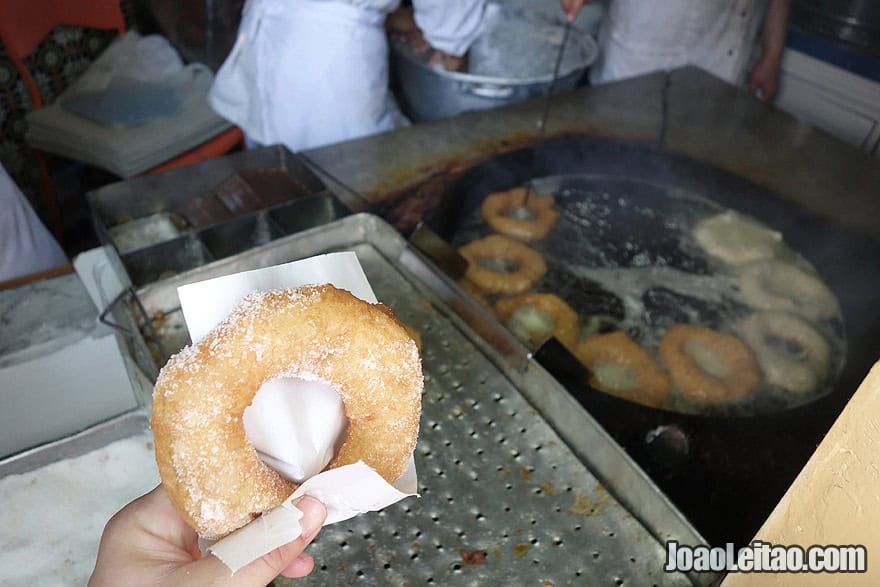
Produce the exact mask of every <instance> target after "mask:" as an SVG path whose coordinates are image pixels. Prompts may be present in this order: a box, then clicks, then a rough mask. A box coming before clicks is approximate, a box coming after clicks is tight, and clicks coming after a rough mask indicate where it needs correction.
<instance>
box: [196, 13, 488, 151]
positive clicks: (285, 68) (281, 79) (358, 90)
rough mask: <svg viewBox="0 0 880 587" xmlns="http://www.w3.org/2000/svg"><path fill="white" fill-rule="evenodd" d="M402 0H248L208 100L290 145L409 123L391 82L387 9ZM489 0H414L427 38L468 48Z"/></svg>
mask: <svg viewBox="0 0 880 587" xmlns="http://www.w3.org/2000/svg"><path fill="white" fill-rule="evenodd" d="M399 4H400V0H248V2H247V3H246V4H245V6H244V10H243V12H242V22H241V24H240V26H239V32H238V39H237V41H236V43H235V45H234V47H233V49H232V51H231V52H230V54H229V57H227V59H226V61H225V62H224V63H223V65H222V66H221V67H220V70H219V71H218V72H217V75H216V78H215V80H214V84H213V86H212V88H211V91H210V93H209V95H208V101H209V103H210V104H211V106H212V107H213V108H214V109H215V110H216V111H217V112H218V113H219V114H220V115H221V116H223V117H224V118H226V119H228V120H229V121H231V122H232V123H234V124H236V125H238V126H239V127H240V128H241V129H242V131H243V132H244V133H245V135H246V136H247V138H248V140H249V141H250V142H252V143H257V144H261V145H270V144H275V143H281V144H284V145H285V146H287V147H288V148H289V149H291V150H293V151H298V150H303V149H308V148H312V147H317V146H321V145H326V144H330V143H336V142H340V141H345V140H350V139H354V138H358V137H363V136H366V135H371V134H375V133H378V132H383V131H388V130H391V129H393V128H396V127H397V126H399V125H401V124H403V123H404V121H405V119H404V118H403V116H402V115H401V114H400V112H399V110H398V109H397V106H396V104H395V103H394V99H393V97H392V95H391V92H390V90H389V87H388V43H387V37H386V34H385V28H384V25H385V19H386V16H387V15H388V14H389V13H391V12H392V11H393V10H395V9H396V8H397V7H398V5H399ZM484 4H485V0H414V1H413V8H414V18H415V23H416V24H417V25H418V27H419V28H420V29H421V32H422V33H423V35H424V38H425V39H426V41H427V42H428V43H429V44H430V45H431V46H432V47H433V48H434V49H435V50H437V51H439V52H442V53H443V54H446V55H449V56H462V55H464V54H465V53H466V52H467V50H468V48H469V47H470V44H471V43H472V42H473V40H474V39H475V38H476V36H477V35H478V33H479V29H480V23H481V22H482V15H483V8H484Z"/></svg>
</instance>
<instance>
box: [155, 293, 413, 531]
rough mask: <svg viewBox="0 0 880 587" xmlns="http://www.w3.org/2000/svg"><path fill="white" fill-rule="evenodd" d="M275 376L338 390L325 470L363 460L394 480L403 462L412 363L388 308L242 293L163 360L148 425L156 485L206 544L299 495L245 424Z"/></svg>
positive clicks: (335, 297)
mask: <svg viewBox="0 0 880 587" xmlns="http://www.w3.org/2000/svg"><path fill="white" fill-rule="evenodd" d="M276 377H293V378H297V377H298V378H302V379H317V380H319V381H323V382H326V383H328V384H330V385H331V386H333V387H334V388H335V389H336V390H337V391H338V392H339V394H340V396H341V398H342V403H343V406H344V409H345V415H346V417H347V418H348V430H347V435H346V438H345V440H344V442H343V443H342V445H341V447H340V448H339V450H338V451H337V453H336V456H335V457H334V458H333V460H332V461H331V462H330V464H329V465H328V466H327V469H332V468H335V467H339V466H342V465H347V464H352V463H355V462H357V461H363V462H364V463H366V464H367V465H369V466H370V467H372V468H373V469H374V470H375V471H376V472H377V473H379V475H381V476H382V477H383V478H384V479H385V480H386V481H388V482H389V483H394V482H395V481H396V480H397V479H398V478H399V477H400V476H401V475H402V474H403V472H404V471H405V470H406V468H407V466H408V464H409V459H410V457H411V455H412V452H413V449H414V448H415V444H416V438H417V436H418V423H419V414H420V410H421V392H422V385H423V380H422V371H421V360H420V358H419V353H418V350H417V348H416V344H415V343H414V342H413V340H412V338H411V337H410V335H409V334H408V333H407V331H406V329H405V328H404V327H403V326H402V325H401V324H400V323H399V322H398V321H397V320H396V319H395V318H394V317H393V315H392V314H391V311H390V310H388V309H387V308H386V307H385V306H382V305H381V304H369V303H367V302H364V301H362V300H360V299H358V298H356V297H354V296H353V295H352V294H350V293H349V292H347V291H345V290H340V289H337V288H335V287H333V286H332V285H323V286H308V287H303V288H299V289H293V290H275V291H270V292H260V293H256V294H251V295H249V296H248V297H246V298H245V299H244V300H243V301H242V303H241V304H240V305H239V306H238V307H237V308H236V309H235V310H234V311H233V312H232V313H231V314H230V315H229V316H228V317H227V318H226V320H224V321H223V322H222V323H221V324H219V325H218V326H217V327H216V328H215V329H214V330H213V331H211V332H210V333H209V334H208V335H207V336H205V338H203V339H202V340H200V341H199V342H197V343H195V344H194V345H192V346H190V347H188V348H186V349H184V350H183V351H181V352H180V353H179V354H177V355H175V356H174V357H172V358H171V359H170V360H169V361H168V363H167V364H166V365H165V367H164V368H163V369H162V371H161V372H160V374H159V377H158V379H157V381H156V387H155V392H154V398H153V418H152V428H153V433H154V437H155V445H156V461H157V464H158V466H159V473H160V476H161V478H162V483H163V485H164V486H165V488H166V490H167V491H168V495H169V497H170V499H171V501H172V503H173V504H174V505H175V507H177V509H178V511H180V513H181V515H183V517H184V518H185V519H186V520H187V522H188V523H189V524H190V525H192V527H193V528H195V529H196V530H197V531H198V532H199V534H200V535H201V536H203V537H205V538H208V539H217V538H221V537H223V536H225V535H227V534H229V533H230V532H232V531H234V530H236V529H238V528H240V527H241V526H244V525H245V524H247V523H248V522H250V521H251V520H252V519H253V518H255V517H257V516H259V515H260V514H261V513H263V512H266V511H268V510H270V509H272V508H273V507H275V506H277V505H279V504H280V503H281V502H282V501H284V500H285V499H286V498H288V497H289V496H290V495H291V494H292V493H293V491H294V489H295V488H296V486H295V484H294V483H292V482H291V481H288V480H286V479H284V478H282V477H281V476H280V475H279V474H278V473H277V472H276V471H275V470H274V469H272V468H270V467H269V466H267V465H266V464H264V463H263V462H262V461H261V460H260V458H259V457H258V455H257V453H256V450H255V449H254V447H253V445H252V444H251V443H250V442H249V441H248V439H247V436H246V434H245V430H244V424H243V421H242V417H243V414H244V410H245V408H247V407H248V405H250V403H251V401H252V400H253V398H254V396H255V394H256V393H257V391H258V390H259V389H260V387H261V386H262V385H263V384H264V383H265V382H266V381H268V380H270V379H273V378H276Z"/></svg>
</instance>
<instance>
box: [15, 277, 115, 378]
mask: <svg viewBox="0 0 880 587" xmlns="http://www.w3.org/2000/svg"><path fill="white" fill-rule="evenodd" d="M97 317H98V312H97V310H96V309H95V306H94V305H93V304H92V301H91V299H90V298H89V295H88V292H87V291H86V289H85V287H84V286H83V284H82V282H81V281H80V278H79V276H77V275H76V274H75V273H72V274H69V275H62V276H60V277H54V278H52V279H44V280H41V281H37V282H34V283H30V284H27V285H23V286H20V287H16V288H13V289H7V290H2V291H0V364H2V363H4V362H5V363H8V362H9V361H10V360H11V359H10V355H14V354H17V353H19V352H21V351H23V350H26V349H28V348H30V347H35V346H38V345H46V344H51V345H58V347H60V346H64V345H66V344H70V343H71V342H73V341H76V340H78V339H80V338H83V337H84V336H86V335H87V334H89V333H91V332H92V330H93V329H94V327H95V323H96V320H97Z"/></svg>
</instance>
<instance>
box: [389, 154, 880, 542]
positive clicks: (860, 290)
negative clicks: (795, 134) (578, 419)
mask: <svg viewBox="0 0 880 587" xmlns="http://www.w3.org/2000/svg"><path fill="white" fill-rule="evenodd" d="M573 173H592V174H601V175H603V176H606V177H615V178H626V179H628V180H634V181H635V180H641V181H645V182H649V183H652V184H655V185H661V186H666V187H667V188H669V189H674V190H683V191H686V192H691V193H698V194H701V195H703V196H705V197H707V198H709V199H710V200H712V201H714V202H716V203H717V204H719V205H721V206H723V207H726V208H730V209H733V210H736V211H738V212H741V213H744V214H747V215H750V216H752V217H754V218H756V219H758V220H760V221H762V222H764V223H765V224H767V225H768V226H770V227H772V228H774V229H776V230H779V231H780V232H782V233H783V234H784V237H785V240H786V242H787V243H788V245H789V246H790V247H791V248H792V249H794V250H795V251H797V252H799V253H800V254H801V255H803V256H804V257H805V258H806V259H807V260H808V261H809V262H810V263H811V264H812V265H813V266H814V267H815V268H816V269H817V270H818V272H819V273H820V274H821V275H822V276H823V278H824V280H825V282H826V283H827V284H828V285H829V286H830V287H831V289H832V290H833V292H834V293H835V294H836V296H837V298H838V300H839V302H840V305H841V310H842V314H843V316H842V318H843V324H842V328H843V330H844V331H845V332H846V336H847V341H848V345H847V351H846V357H845V363H844V364H843V366H842V370H841V372H840V375H839V377H838V379H837V384H836V385H835V386H834V387H833V389H832V391H831V392H830V393H829V394H828V395H826V396H824V397H822V398H820V399H817V400H816V401H814V402H812V403H810V404H807V405H804V406H801V407H798V408H794V409H790V410H786V411H781V412H776V413H771V414H764V415H759V416H753V417H748V418H744V417H720V416H700V415H688V414H682V413H675V412H669V411H664V410H657V409H652V408H647V407H644V406H641V405H637V404H633V403H630V402H627V401H624V400H621V399H618V398H616V397H613V396H609V395H607V394H604V393H601V392H598V391H595V390H593V389H591V388H590V387H589V385H588V384H587V383H586V382H585V377H586V374H585V372H584V370H583V369H582V368H579V366H578V365H577V364H575V363H573V362H565V361H561V362H560V361H557V362H556V364H552V365H550V364H545V365H544V366H545V367H547V368H548V370H551V371H552V372H553V373H554V375H555V376H556V377H557V378H558V379H559V380H560V381H562V382H563V383H564V384H565V385H566V387H567V388H568V389H569V391H570V392H571V393H572V395H574V396H575V397H576V398H577V399H578V401H579V402H580V403H581V404H582V405H584V406H585V407H586V408H587V409H588V410H589V411H590V412H591V413H592V414H593V415H594V416H595V417H596V418H597V420H598V421H599V422H600V423H601V424H602V425H603V426H604V427H605V428H606V429H607V430H608V431H609V432H610V433H611V434H612V436H614V437H615V439H616V440H617V441H618V442H619V443H620V444H621V445H622V446H623V447H624V448H625V449H626V450H627V451H628V452H629V453H630V454H631V455H632V456H633V457H634V458H635V459H636V461H637V462H639V464H640V465H641V466H642V467H644V468H645V469H646V471H647V472H648V473H649V474H650V475H651V476H652V477H653V478H654V480H655V481H656V482H657V483H658V485H659V486H660V487H661V489H662V490H663V491H664V492H665V493H666V494H667V495H669V496H670V498H671V499H672V500H673V501H674V502H675V503H676V505H677V506H678V507H679V508H680V509H681V510H682V511H683V512H684V513H685V515H686V516H688V518H689V519H691V521H692V522H693V523H694V524H695V525H696V526H697V528H698V529H699V530H700V531H701V533H703V534H704V535H705V536H706V537H707V538H708V539H709V540H710V541H711V542H713V543H717V544H720V543H724V542H727V541H733V542H737V543H740V544H742V543H746V542H748V540H750V539H751V537H752V536H753V535H754V532H755V531H756V530H757V529H758V527H759V526H760V524H761V523H762V522H763V520H765V519H766V517H767V515H769V513H770V511H771V510H772V508H773V507H774V506H775V505H776V503H777V502H778V501H779V499H780V498H781V496H782V495H783V493H784V492H785V490H786V489H787V488H788V486H789V485H790V484H791V482H792V481H793V479H794V477H795V476H796V475H797V473H798V472H799V471H800V469H801V468H802V467H803V465H804V464H805V463H806V461H807V459H808V458H809V456H810V455H811V454H812V452H813V450H814V448H815V446H816V444H817V443H818V442H819V440H820V439H821V438H822V436H823V435H824V434H825V432H826V431H827V430H828V428H829V427H830V426H831V424H832V423H833V421H834V419H835V418H836V417H837V415H838V414H839V413H840V411H841V410H842V408H843V406H844V405H845V404H846V402H847V401H848V399H849V397H850V396H851V394H852V393H853V392H854V391H855V389H856V388H857V386H858V383H859V382H860V381H861V380H862V379H863V378H864V376H865V374H866V373H867V371H868V369H869V368H870V366H871V364H872V363H873V361H874V360H875V359H876V355H875V352H874V350H873V344H874V341H876V340H878V336H880V312H878V309H877V308H875V307H874V306H875V304H874V299H875V292H876V291H878V288H880V276H878V275H877V274H876V273H872V272H869V271H865V263H866V260H868V259H876V258H878V257H877V256H878V254H880V243H877V242H876V241H874V240H871V239H869V238H867V237H865V236H861V235H859V234H856V233H853V232H850V231H848V230H846V229H844V228H842V227H840V226H837V225H835V224H833V223H832V222H830V221H827V220H825V219H822V218H818V217H816V216H813V215H811V214H808V213H807V212H805V211H804V210H803V209H801V208H800V207H798V206H795V205H793V204H791V203H789V202H787V201H785V200H783V199H782V198H780V197H779V196H777V195H775V194H772V193H770V192H767V191H766V190H764V189H763V188H761V187H760V186H757V185H755V184H752V183H750V182H748V181H746V180H744V179H742V178H739V177H737V176H735V175H732V174H730V173H727V172H725V171H722V170H720V169H718V168H715V167H712V166H709V165H706V164H703V163H700V162H697V161H694V160H691V159H688V158H684V157H679V156H676V155H673V154H669V153H663V152H659V151H657V150H655V149H653V148H651V147H649V146H643V145H633V144H627V143H618V142H611V141H605V140H597V139H585V138H566V139H559V140H554V141H548V142H545V143H542V144H539V145H537V146H535V147H534V148H527V149H521V150H518V151H513V152H510V153H506V154H502V155H499V156H496V157H493V158H490V159H488V160H486V161H484V162H482V163H480V164H478V165H476V166H474V167H472V168H470V169H468V170H466V171H464V172H462V173H461V174H458V175H456V176H454V177H450V176H438V177H437V178H434V179H433V180H432V181H433V182H434V183H437V184H438V185H443V188H442V189H440V190H432V189H430V186H427V185H422V186H419V187H418V188H417V189H415V190H414V191H413V192H411V193H409V194H404V195H403V196H402V197H401V198H400V199H397V200H394V201H389V202H386V203H384V204H383V205H382V206H381V207H382V213H383V214H384V215H385V216H386V217H388V218H390V219H392V221H397V223H398V228H400V229H401V230H404V231H407V230H408V229H409V228H410V227H409V226H407V224H408V223H410V222H411V221H412V219H413V215H412V210H413V207H414V204H413V202H412V201H409V202H407V207H406V208H405V211H406V215H400V214H399V210H401V209H403V208H402V207H400V208H398V206H397V204H398V203H402V202H404V201H405V200H407V199H409V198H419V197H420V196H422V195H424V196H425V198H426V199H425V201H423V202H420V203H419V206H420V207H421V210H422V214H423V217H424V219H425V222H426V224H428V225H429V227H430V228H431V229H432V230H433V231H434V232H436V233H437V234H439V235H440V236H441V237H442V238H444V239H445V240H447V241H448V242H454V241H455V240H456V237H457V232H458V230H459V229H460V227H461V226H462V223H463V221H464V219H465V218H467V217H468V216H469V215H472V213H473V211H474V209H475V208H476V207H478V206H479V203H480V202H481V201H482V199H483V198H484V197H485V195H486V194H488V193H491V192H494V191H501V190H506V189H510V188H512V187H515V186H518V185H522V184H524V183H525V182H526V181H528V180H530V179H532V178H535V177H545V176H552V175H565V174H573ZM551 357H558V354H551ZM537 358H538V359H539V360H542V359H543V360H545V361H546V360H547V355H546V354H542V353H540V352H539V353H538V354H537Z"/></svg>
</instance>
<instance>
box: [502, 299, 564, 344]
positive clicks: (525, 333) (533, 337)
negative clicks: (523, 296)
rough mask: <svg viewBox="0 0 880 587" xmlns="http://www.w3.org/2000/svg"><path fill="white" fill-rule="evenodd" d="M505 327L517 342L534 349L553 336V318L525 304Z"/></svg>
mask: <svg viewBox="0 0 880 587" xmlns="http://www.w3.org/2000/svg"><path fill="white" fill-rule="evenodd" d="M507 327H508V328H509V329H510V331H511V332H512V333H513V335H514V336H516V337H517V338H518V339H519V340H521V341H522V342H524V343H525V344H527V345H529V346H533V347H536V346H538V345H540V343H541V342H543V341H545V340H547V339H548V338H550V335H552V334H553V328H554V322H553V317H552V316H550V315H549V314H547V313H546V312H543V311H541V310H540V309H538V308H536V307H535V306H532V305H530V304H526V305H523V306H520V307H519V308H517V309H516V311H515V312H514V313H513V316H511V317H510V319H509V320H508V321H507Z"/></svg>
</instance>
